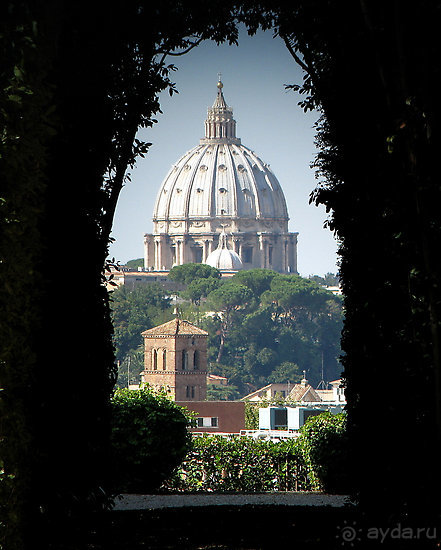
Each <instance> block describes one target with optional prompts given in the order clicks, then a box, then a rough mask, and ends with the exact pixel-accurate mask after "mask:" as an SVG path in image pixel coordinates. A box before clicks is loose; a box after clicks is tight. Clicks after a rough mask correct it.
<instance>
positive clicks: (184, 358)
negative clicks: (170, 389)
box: [182, 349, 188, 370]
mask: <svg viewBox="0 0 441 550" xmlns="http://www.w3.org/2000/svg"><path fill="white" fill-rule="evenodd" d="M182 370H188V352H187V350H185V349H184V350H182Z"/></svg>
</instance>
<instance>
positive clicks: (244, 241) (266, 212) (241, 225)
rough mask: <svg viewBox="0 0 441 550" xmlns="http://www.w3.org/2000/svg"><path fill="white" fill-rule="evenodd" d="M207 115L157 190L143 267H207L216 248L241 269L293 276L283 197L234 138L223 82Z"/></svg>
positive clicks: (293, 242)
mask: <svg viewBox="0 0 441 550" xmlns="http://www.w3.org/2000/svg"><path fill="white" fill-rule="evenodd" d="M217 88H218V92H217V97H216V100H215V102H214V104H213V107H211V108H210V109H208V115H207V119H206V121H205V137H204V138H203V139H201V140H200V143H199V145H198V146H196V147H194V148H193V149H191V150H190V151H188V152H187V153H185V155H183V156H182V157H181V158H180V159H179V160H178V161H177V162H176V163H175V164H174V165H173V166H172V167H171V169H170V171H169V173H168V174H167V176H166V178H165V179H164V181H163V182H162V185H161V187H160V189H159V192H158V195H157V198H156V203H155V207H154V212H153V233H152V234H146V235H145V236H144V266H145V269H148V270H151V271H168V270H169V269H171V268H172V267H173V266H175V265H181V264H185V263H206V261H207V259H208V257H209V255H210V254H211V253H212V252H214V251H215V250H216V249H217V248H218V247H219V245H220V242H219V237H220V235H221V233H225V234H226V239H227V243H226V246H227V247H228V249H229V250H232V251H233V252H235V253H236V254H237V255H238V256H239V258H240V260H241V262H242V268H243V269H251V268H256V267H259V268H268V269H273V270H275V271H278V272H280V273H297V235H298V234H297V233H290V232H289V231H288V219H289V218H288V211H287V207H286V202H285V197H284V195H283V191H282V189H281V186H280V184H279V182H278V181H277V178H276V177H275V175H274V174H273V172H272V171H271V169H270V167H269V166H268V165H267V164H266V163H264V162H263V161H262V160H261V159H260V158H259V157H258V156H257V155H256V154H255V153H254V151H251V150H250V149H249V148H247V147H245V146H244V145H242V144H241V140H240V139H239V138H237V137H236V121H235V120H234V118H233V111H232V109H231V108H230V107H228V105H227V104H226V102H225V99H224V96H223V92H222V88H223V84H222V82H220V81H219V82H218V83H217Z"/></svg>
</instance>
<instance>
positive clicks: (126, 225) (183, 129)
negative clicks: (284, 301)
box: [110, 32, 337, 276]
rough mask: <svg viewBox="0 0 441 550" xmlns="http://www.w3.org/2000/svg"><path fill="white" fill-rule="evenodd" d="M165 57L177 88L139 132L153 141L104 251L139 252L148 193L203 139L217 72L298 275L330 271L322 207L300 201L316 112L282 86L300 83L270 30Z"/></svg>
mask: <svg viewBox="0 0 441 550" xmlns="http://www.w3.org/2000/svg"><path fill="white" fill-rule="evenodd" d="M169 62H170V63H174V64H175V65H176V66H177V67H178V69H179V70H178V71H176V72H175V73H173V75H172V78H173V81H174V82H176V87H177V89H178V90H179V94H177V95H174V96H173V97H171V98H170V96H169V95H168V93H167V92H165V93H164V94H162V95H161V109H162V111H163V114H162V115H159V116H158V117H156V118H157V119H158V124H156V125H155V126H154V127H153V128H151V129H145V130H141V131H140V132H139V136H140V137H141V138H142V139H144V140H146V141H150V142H152V143H153V145H152V147H151V148H150V152H149V153H148V155H147V156H146V158H145V159H139V160H138V162H137V165H136V167H135V169H134V170H133V171H132V181H131V182H128V183H127V184H126V186H125V187H124V188H123V190H122V192H121V195H120V199H119V202H118V207H117V211H116V215H115V221H114V226H113V231H112V237H113V238H114V239H115V240H116V241H115V243H113V244H112V246H111V248H110V256H111V257H115V259H116V260H118V261H120V262H121V263H125V262H126V261H128V260H131V259H133V258H140V257H142V256H143V235H144V233H150V232H151V231H152V229H153V224H152V220H151V218H152V212H153V206H154V202H155V198H156V193H157V191H158V189H159V187H160V185H161V182H162V180H163V179H164V177H165V176H166V174H167V172H168V170H169V168H170V166H171V164H173V163H174V162H175V161H177V160H178V159H179V158H180V157H181V156H182V155H183V154H184V153H185V152H186V151H188V150H190V149H192V148H193V147H195V146H196V145H198V143H199V139H200V138H201V137H203V134H204V120H205V117H206V113H207V107H209V106H211V105H212V104H213V101H214V99H215V96H216V93H217V88H216V83H217V78H218V77H217V74H218V73H219V72H220V73H222V81H223V83H224V88H223V92H224V97H225V100H226V102H227V103H228V105H230V106H231V107H233V109H234V118H235V119H236V121H237V137H240V138H241V140H242V143H243V144H244V145H246V146H247V147H250V148H251V149H253V150H254V151H255V153H256V154H257V155H258V156H259V157H260V158H261V159H262V160H263V161H264V162H266V163H268V164H269V165H270V166H271V168H272V170H273V172H274V173H275V175H276V176H277V179H278V180H279V182H280V184H281V186H282V189H283V191H284V193H285V198H286V202H287V206H288V212H289V216H290V222H289V229H290V231H297V232H298V233H299V245H298V269H299V272H300V274H301V275H303V276H308V275H311V274H318V275H323V274H325V273H327V272H334V273H335V272H336V271H337V267H336V261H337V255H336V250H337V244H336V242H335V239H334V237H333V234H332V233H331V232H330V231H329V230H328V229H323V222H324V221H325V220H326V219H327V214H326V212H325V209H324V208H323V207H320V208H317V207H315V206H313V205H310V204H309V203H308V200H309V194H310V193H311V191H312V190H313V189H314V188H315V186H316V185H317V180H316V179H315V174H314V170H313V169H311V168H310V164H311V162H312V161H313V160H314V155H315V153H316V149H315V146H314V143H313V141H314V134H315V130H314V128H313V126H314V123H315V121H316V119H317V116H318V115H317V114H316V113H308V114H305V113H303V111H302V110H301V108H300V107H299V106H298V105H297V103H298V101H299V96H298V95H297V94H296V93H293V92H292V91H291V92H290V91H286V90H285V86H284V85H285V84H300V83H301V82H302V76H303V75H302V70H301V69H300V68H299V67H298V66H297V65H296V63H295V62H294V60H293V59H292V58H291V56H290V55H289V53H288V51H287V49H286V48H285V46H284V44H283V42H282V40H281V39H280V38H273V37H272V33H271V32H259V33H258V34H257V36H254V37H249V36H248V35H247V34H246V32H242V33H241V34H240V37H239V46H238V47H237V46H228V45H221V46H216V44H215V43H214V42H205V43H203V44H201V45H200V46H198V47H197V48H195V49H193V50H192V51H191V52H189V53H188V54H186V55H185V56H183V57H174V58H170V60H169Z"/></svg>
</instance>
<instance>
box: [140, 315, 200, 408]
mask: <svg viewBox="0 0 441 550" xmlns="http://www.w3.org/2000/svg"><path fill="white" fill-rule="evenodd" d="M142 336H143V338H144V370H143V371H142V373H141V384H149V385H150V386H152V387H153V388H156V389H159V388H164V389H165V390H166V391H167V392H169V393H170V394H171V397H172V399H173V400H174V401H205V400H206V399H207V339H208V332H206V331H205V330H202V329H200V328H199V327H197V326H196V325H193V324H192V323H190V322H189V321H184V320H183V319H178V318H176V319H173V320H172V321H169V322H168V323H164V324H163V325H159V326H157V327H153V328H151V329H149V330H145V331H144V332H143V333H142Z"/></svg>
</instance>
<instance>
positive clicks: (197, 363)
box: [193, 349, 200, 370]
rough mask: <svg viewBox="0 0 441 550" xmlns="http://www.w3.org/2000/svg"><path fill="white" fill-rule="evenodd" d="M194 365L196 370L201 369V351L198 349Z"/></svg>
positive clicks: (195, 353) (195, 352)
mask: <svg viewBox="0 0 441 550" xmlns="http://www.w3.org/2000/svg"><path fill="white" fill-rule="evenodd" d="M193 365H194V370H199V367H200V355H199V351H198V350H197V349H196V350H195V351H194V362H193Z"/></svg>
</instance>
